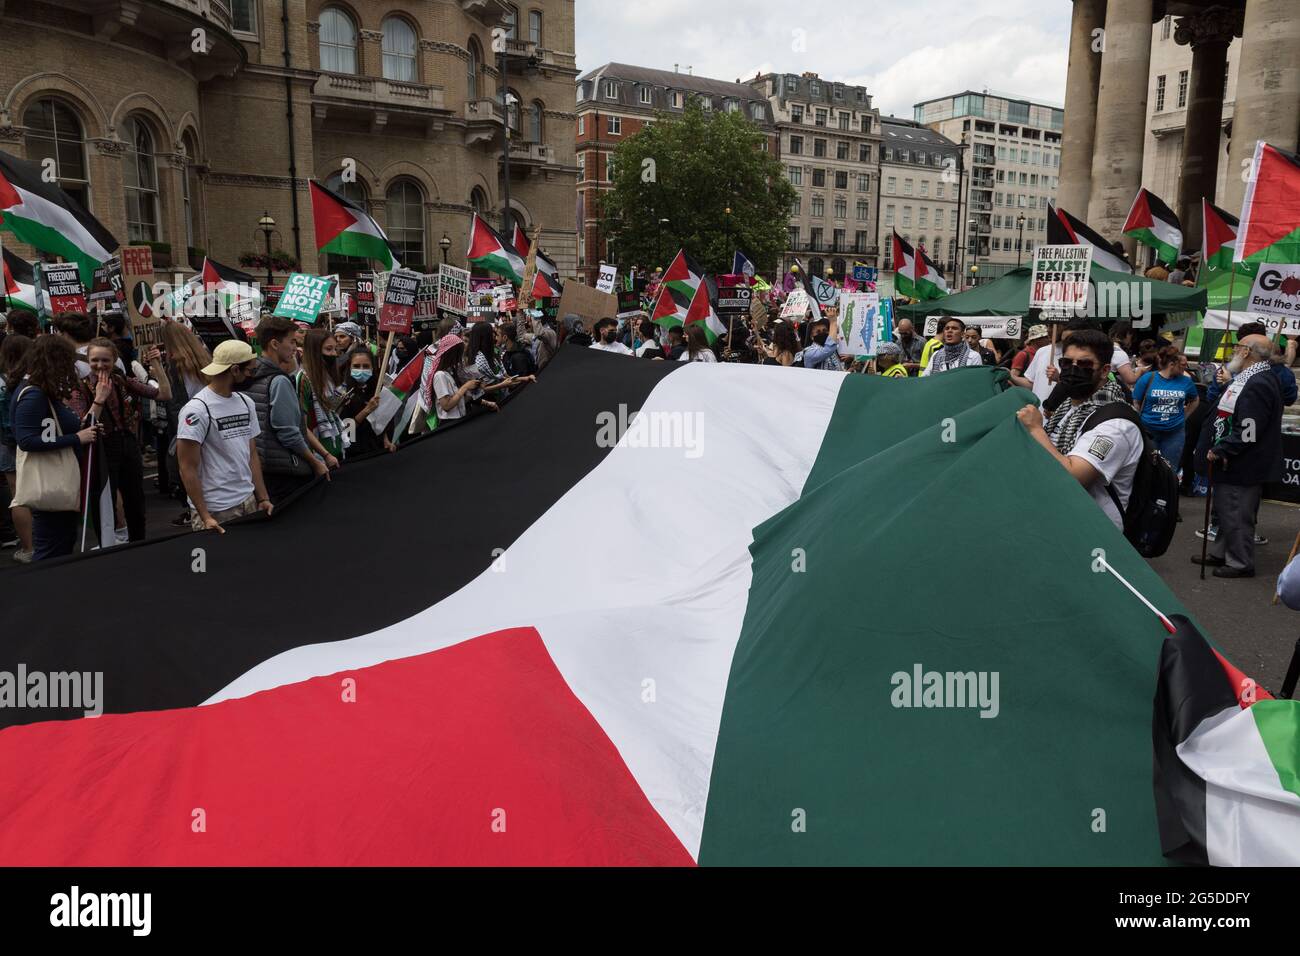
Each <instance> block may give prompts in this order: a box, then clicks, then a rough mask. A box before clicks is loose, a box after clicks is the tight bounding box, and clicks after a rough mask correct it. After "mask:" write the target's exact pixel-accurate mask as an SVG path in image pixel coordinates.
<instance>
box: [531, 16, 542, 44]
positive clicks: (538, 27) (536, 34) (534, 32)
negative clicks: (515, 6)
mask: <svg viewBox="0 0 1300 956" xmlns="http://www.w3.org/2000/svg"><path fill="white" fill-rule="evenodd" d="M528 42H529V43H536V44H537V45H538V46H541V45H542V11H541V10H530V11H528Z"/></svg>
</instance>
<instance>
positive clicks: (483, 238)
mask: <svg viewBox="0 0 1300 956" xmlns="http://www.w3.org/2000/svg"><path fill="white" fill-rule="evenodd" d="M465 258H466V259H468V260H469V261H470V263H471V264H472V265H476V266H478V267H479V268H480V269H482V270H483V271H484V272H487V273H489V274H490V275H494V276H500V277H501V278H503V279H509V280H510V281H511V282H514V283H515V284H518V283H521V282H523V281H524V257H523V256H521V255H520V254H519V251H518V249H517V248H516V247H515V245H514V243H513V242H507V241H506V239H505V237H504V236H502V235H501V233H499V232H497V231H496V230H495V229H493V228H492V227H491V226H489V225H488V224H487V223H486V222H485V221H484V220H483V217H482V216H479V215H477V214H476V215H475V216H474V225H473V228H471V230H470V234H469V251H468V252H467V253H466V254H465Z"/></svg>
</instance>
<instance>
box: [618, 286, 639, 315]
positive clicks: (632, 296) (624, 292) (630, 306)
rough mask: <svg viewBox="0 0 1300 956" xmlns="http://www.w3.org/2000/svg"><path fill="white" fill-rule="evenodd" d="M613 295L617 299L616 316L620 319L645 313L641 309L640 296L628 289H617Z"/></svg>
mask: <svg viewBox="0 0 1300 956" xmlns="http://www.w3.org/2000/svg"><path fill="white" fill-rule="evenodd" d="M615 295H616V296H617V297H618V313H617V315H618V317H619V318H620V319H625V318H627V317H628V316H629V315H637V314H638V313H640V312H643V311H645V310H644V309H642V308H641V296H639V295H638V294H637V293H636V292H634V291H631V290H629V289H619V290H618V292H617V293H615Z"/></svg>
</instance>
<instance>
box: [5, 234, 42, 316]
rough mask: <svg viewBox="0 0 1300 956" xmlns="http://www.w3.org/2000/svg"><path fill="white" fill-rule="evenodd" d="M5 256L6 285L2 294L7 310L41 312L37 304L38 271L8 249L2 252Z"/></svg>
mask: <svg viewBox="0 0 1300 956" xmlns="http://www.w3.org/2000/svg"><path fill="white" fill-rule="evenodd" d="M0 252H2V253H3V256H4V283H3V288H2V289H0V294H3V296H4V303H5V308H7V309H26V310H28V311H29V312H37V311H39V309H38V307H37V304H36V269H35V268H34V267H33V266H32V264H31V263H30V262H28V261H27V260H26V259H23V258H22V257H20V256H18V255H15V254H14V253H13V252H10V251H9V250H8V249H3V250H0Z"/></svg>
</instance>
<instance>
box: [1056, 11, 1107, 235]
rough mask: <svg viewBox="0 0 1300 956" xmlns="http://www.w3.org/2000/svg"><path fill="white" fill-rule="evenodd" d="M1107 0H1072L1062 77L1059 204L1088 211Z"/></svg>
mask: <svg viewBox="0 0 1300 956" xmlns="http://www.w3.org/2000/svg"><path fill="white" fill-rule="evenodd" d="M1105 22H1106V0H1074V14H1073V18H1072V19H1071V21H1070V66H1069V72H1068V73H1067V75H1066V80H1065V129H1064V131H1063V132H1062V135H1061V185H1060V189H1058V190H1057V202H1058V203H1059V204H1060V208H1062V209H1065V210H1067V211H1069V212H1071V213H1073V214H1074V215H1076V216H1086V215H1087V213H1088V196H1089V193H1090V192H1091V185H1092V150H1093V134H1094V133H1095V132H1096V125H1097V84H1098V82H1099V81H1100V80H1101V36H1102V34H1101V32H1100V31H1101V30H1102V28H1103V26H1104V24H1105Z"/></svg>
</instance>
